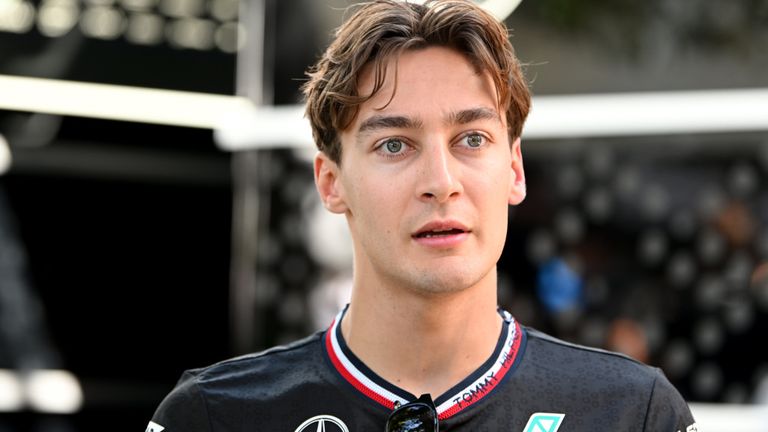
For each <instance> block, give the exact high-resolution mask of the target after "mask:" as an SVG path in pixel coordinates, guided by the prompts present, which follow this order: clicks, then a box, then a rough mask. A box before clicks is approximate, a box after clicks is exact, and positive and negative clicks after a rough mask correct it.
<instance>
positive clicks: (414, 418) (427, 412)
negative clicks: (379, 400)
mask: <svg viewBox="0 0 768 432" xmlns="http://www.w3.org/2000/svg"><path fill="white" fill-rule="evenodd" d="M438 431H439V425H438V420H437V409H436V408H435V403H434V402H432V397H431V396H430V395H429V394H423V395H421V397H419V398H418V399H417V400H415V401H413V402H409V403H407V404H405V405H400V403H399V402H395V410H394V411H392V413H391V414H390V415H389V417H387V428H386V432H438Z"/></svg>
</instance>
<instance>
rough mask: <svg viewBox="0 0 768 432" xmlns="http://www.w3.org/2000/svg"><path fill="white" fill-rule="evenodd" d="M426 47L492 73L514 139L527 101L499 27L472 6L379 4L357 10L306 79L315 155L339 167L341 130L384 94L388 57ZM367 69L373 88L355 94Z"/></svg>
mask: <svg viewBox="0 0 768 432" xmlns="http://www.w3.org/2000/svg"><path fill="white" fill-rule="evenodd" d="M429 46H444V47H450V48H453V49H456V50H458V51H459V52H461V53H463V54H464V55H465V56H466V58H467V59H468V60H469V61H470V62H471V63H472V64H473V66H474V67H475V68H477V70H478V71H484V72H488V73H489V74H490V76H491V77H492V78H493V82H494V84H495V86H496V91H497V94H498V97H499V100H498V104H499V107H500V108H501V109H503V110H504V111H506V113H507V125H508V127H509V135H510V139H511V140H514V138H517V137H519V136H520V134H521V132H522V128H523V123H524V122H525V119H526V117H527V116H528V110H529V109H530V105H531V96H530V92H529V90H528V85H527V83H526V81H525V78H524V77H523V73H522V70H521V66H520V62H519V60H518V59H517V57H516V56H515V51H514V48H513V47H512V44H511V43H510V42H509V35H508V31H507V28H506V27H505V26H504V24H503V23H501V22H499V21H498V20H496V18H494V17H493V16H492V15H491V14H490V13H488V12H486V11H485V10H483V9H482V8H480V7H479V6H477V5H476V4H474V3H472V2H471V1H469V0H431V1H428V2H426V3H425V4H424V5H420V4H413V3H407V2H405V1H402V0H376V1H372V2H368V3H363V4H362V5H359V8H358V9H356V10H355V12H354V13H353V14H352V15H351V16H350V17H349V19H347V20H346V21H345V22H344V24H343V25H342V26H341V27H340V28H339V29H338V30H337V31H336V34H335V38H334V40H333V42H332V43H331V45H330V46H329V47H328V48H327V49H326V51H325V53H324V54H323V56H322V57H321V58H320V60H318V62H317V63H316V64H315V65H314V66H313V67H312V68H311V69H310V70H309V72H308V73H307V75H308V76H309V80H308V81H307V82H306V83H305V84H304V86H303V91H304V96H305V98H306V104H307V105H306V116H307V117H308V118H309V121H310V123H311V125H312V135H313V137H314V140H315V144H316V145H317V148H318V149H319V150H320V151H322V152H324V153H325V154H326V155H328V157H329V158H330V159H331V160H333V161H334V162H336V163H337V164H340V163H341V141H340V139H339V131H343V130H345V129H346V128H348V127H349V126H350V125H351V124H352V122H353V121H354V119H355V116H356V115H357V112H358V107H359V106H360V104H362V103H364V102H365V101H367V100H368V99H370V98H371V97H373V96H374V95H375V94H376V93H377V92H378V91H379V90H381V88H382V86H383V85H384V80H385V78H386V73H387V70H386V65H387V61H388V60H389V58H391V57H392V56H397V55H399V54H400V53H402V52H403V51H405V50H410V49H421V48H426V47H429ZM368 64H371V65H372V66H373V70H374V87H373V90H372V92H371V94H366V95H359V94H358V92H357V90H358V78H359V76H360V73H361V71H362V70H363V68H364V67H366V66H367V65H368ZM392 97H394V92H393V94H392Z"/></svg>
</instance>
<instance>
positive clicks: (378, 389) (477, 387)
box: [325, 310, 523, 420]
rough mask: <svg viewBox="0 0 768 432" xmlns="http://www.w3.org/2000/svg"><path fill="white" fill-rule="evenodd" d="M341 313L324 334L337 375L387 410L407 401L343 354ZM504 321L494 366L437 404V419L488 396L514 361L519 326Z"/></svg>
mask: <svg viewBox="0 0 768 432" xmlns="http://www.w3.org/2000/svg"><path fill="white" fill-rule="evenodd" d="M344 312H345V311H343V310H342V311H341V312H340V313H339V314H338V315H337V316H336V319H334V321H333V323H332V324H331V327H330V328H329V329H328V331H327V332H326V333H325V346H326V350H327V352H328V357H329V358H330V360H331V363H333V366H334V367H335V368H336V370H337V371H338V372H339V374H341V376H342V377H343V378H344V379H345V380H346V381H347V382H349V383H350V384H352V386H353V387H355V388H356V389H357V390H358V391H359V392H361V393H362V394H364V395H365V396H367V397H368V398H370V399H372V400H374V401H375V402H377V403H379V404H380V405H383V406H384V407H386V408H387V409H390V410H391V409H394V405H395V402H400V404H406V403H408V402H409V401H408V400H406V399H404V398H402V397H400V396H398V395H396V394H394V393H392V392H391V391H389V390H387V389H386V388H384V387H382V386H381V385H379V384H377V383H375V382H374V381H372V380H371V379H370V378H368V377H367V376H366V375H365V374H364V373H363V372H362V371H360V370H359V369H358V368H357V367H356V366H355V365H354V363H352V361H350V359H349V358H348V357H347V356H346V354H344V351H343V350H342V348H341V345H340V344H339V341H338V338H337V336H336V333H337V331H338V329H337V327H338V326H339V323H340V322H341V318H342V317H343V316H344ZM505 320H506V321H507V322H508V326H507V332H506V335H505V339H504V345H503V347H502V349H501V352H500V353H499V355H498V357H497V358H496V361H494V362H493V365H492V366H491V367H490V368H488V369H487V370H485V371H483V373H482V374H478V375H477V376H478V378H477V379H476V380H475V381H474V382H472V383H471V384H469V385H468V386H466V387H465V388H463V389H461V390H460V391H458V392H456V393H454V394H453V395H452V396H451V397H449V398H447V399H445V402H443V403H442V404H440V405H439V406H438V407H437V413H438V417H439V418H440V420H445V419H447V418H449V417H452V416H454V415H455V414H457V413H458V412H460V411H462V410H463V409H465V408H467V407H469V406H471V405H473V404H475V403H476V402H477V401H479V400H480V399H482V398H483V397H485V396H486V395H488V394H489V393H490V392H491V391H492V390H493V389H494V388H495V387H496V386H497V385H498V384H499V383H500V382H501V380H502V379H503V378H504V376H505V375H506V374H507V372H509V370H510V369H511V368H512V366H513V365H514V364H515V360H516V359H517V354H518V352H519V349H520V344H521V342H522V339H523V333H522V330H521V328H520V325H519V324H518V323H517V321H515V320H514V318H512V317H511V315H509V314H506V313H505ZM440 399H443V397H442V396H441V398H440Z"/></svg>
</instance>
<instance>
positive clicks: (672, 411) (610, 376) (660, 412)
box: [518, 328, 695, 431]
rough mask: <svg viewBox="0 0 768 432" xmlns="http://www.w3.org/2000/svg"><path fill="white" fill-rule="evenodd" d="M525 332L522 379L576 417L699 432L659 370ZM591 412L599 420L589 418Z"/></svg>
mask: <svg viewBox="0 0 768 432" xmlns="http://www.w3.org/2000/svg"><path fill="white" fill-rule="evenodd" d="M525 333H526V338H527V340H526V348H525V354H524V356H525V357H524V362H523V363H522V364H521V366H520V370H519V372H518V373H519V374H520V376H519V378H520V379H522V380H523V382H524V383H525V385H526V386H530V387H532V388H538V389H541V390H540V391H541V393H542V397H543V398H544V399H548V400H552V401H555V402H556V403H559V404H563V405H566V406H569V407H570V411H571V414H570V416H571V417H574V414H573V412H581V413H582V414H580V415H581V416H582V417H584V419H585V422H586V423H589V424H601V423H600V422H608V421H611V422H613V423H612V424H614V425H622V426H621V427H620V428H619V430H629V429H632V430H646V431H654V430H670V431H675V430H683V431H684V430H686V429H688V430H695V429H689V428H692V427H694V428H695V423H694V420H693V417H692V416H691V413H690V410H689V409H688V405H687V403H686V402H685V400H684V399H683V397H682V396H681V395H680V393H678V391H677V389H675V387H674V386H673V385H672V384H671V383H670V382H669V380H667V378H666V377H665V376H664V373H663V372H662V371H661V370H660V369H659V368H656V367H652V366H648V365H646V364H644V363H642V362H640V361H637V360H635V359H633V358H631V357H628V356H626V355H623V354H619V353H615V352H611V351H606V350H601V349H597V348H590V347H586V346H582V345H578V344H573V343H569V342H565V341H562V340H560V339H557V338H554V337H552V336H550V335H547V334H545V333H542V332H540V331H537V330H534V329H531V328H525ZM595 407H606V409H607V411H605V410H599V409H595ZM563 412H566V410H563ZM590 412H591V413H598V417H596V418H589V419H588V420H586V416H587V413H590ZM640 425H642V428H640V427H639V426H640Z"/></svg>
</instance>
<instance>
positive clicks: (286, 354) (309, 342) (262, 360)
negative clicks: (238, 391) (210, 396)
mask: <svg viewBox="0 0 768 432" xmlns="http://www.w3.org/2000/svg"><path fill="white" fill-rule="evenodd" d="M323 334H324V332H318V333H315V334H313V335H311V336H308V337H306V338H304V339H300V340H297V341H295V342H292V343H290V344H287V345H281V346H276V347H273V348H270V349H268V350H265V351H261V352H258V353H252V354H246V355H243V356H239V357H234V358H231V359H227V360H223V361H220V362H218V363H215V364H213V365H210V366H207V367H203V368H198V369H191V370H188V371H187V372H186V373H185V375H187V376H189V377H191V379H194V380H195V381H196V382H197V384H199V385H208V384H213V383H217V382H227V381H231V380H234V381H238V380H242V379H247V378H248V377H253V376H258V375H272V376H274V375H280V374H282V373H288V372H291V371H295V370H296V369H298V368H299V366H303V365H307V364H314V363H316V362H317V361H318V360H319V359H320V358H321V357H322V350H321V341H322V335H323ZM182 379H183V378H182Z"/></svg>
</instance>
